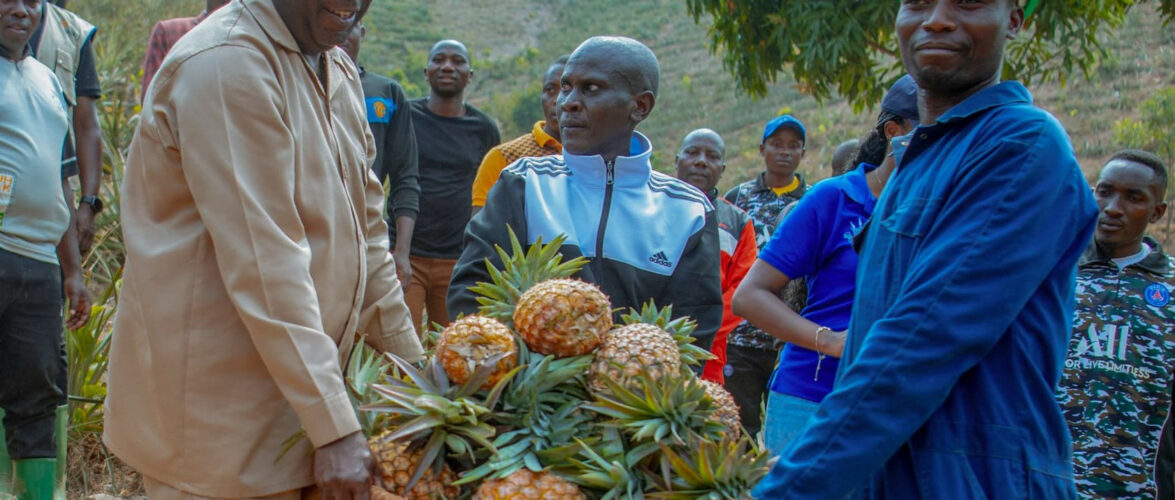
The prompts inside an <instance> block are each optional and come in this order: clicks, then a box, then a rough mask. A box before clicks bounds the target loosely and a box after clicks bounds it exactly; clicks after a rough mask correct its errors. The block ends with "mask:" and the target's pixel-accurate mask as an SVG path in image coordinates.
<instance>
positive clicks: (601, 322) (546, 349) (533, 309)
mask: <svg viewBox="0 0 1175 500" xmlns="http://www.w3.org/2000/svg"><path fill="white" fill-rule="evenodd" d="M514 328H515V329H516V330H518V334H519V335H520V336H521V337H522V339H523V340H524V341H526V345H527V347H529V348H530V349H531V350H533V351H535V352H537V353H540V354H550V355H552V356H555V357H556V358H566V357H569V356H582V355H584V354H588V353H590V352H592V351H593V350H595V349H596V347H598V346H599V345H600V342H602V341H603V337H604V335H605V333H607V332H608V330H609V329H611V328H612V304H611V303H610V302H609V301H608V296H607V295H604V292H601V291H600V289H599V288H598V287H596V286H595V285H593V284H590V283H585V282H583V281H579V280H574V279H552V280H547V281H543V282H542V283H539V284H537V285H535V286H533V287H531V288H530V289H529V290H527V291H526V293H523V294H522V297H521V298H519V299H518V304H517V305H516V306H515V308H514Z"/></svg>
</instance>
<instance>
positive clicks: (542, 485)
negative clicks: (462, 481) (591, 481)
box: [473, 469, 587, 500]
mask: <svg viewBox="0 0 1175 500" xmlns="http://www.w3.org/2000/svg"><path fill="white" fill-rule="evenodd" d="M473 500H587V497H586V496H584V494H583V492H581V491H579V487H578V486H576V485H575V484H574V483H572V482H570V481H567V480H565V479H563V478H560V477H559V476H556V475H554V474H552V473H550V472H532V471H531V470H530V469H519V470H517V471H515V472H514V473H513V474H510V475H509V476H506V477H504V478H502V479H490V480H488V481H485V482H483V483H481V486H480V487H478V488H477V492H475V493H474V494H473Z"/></svg>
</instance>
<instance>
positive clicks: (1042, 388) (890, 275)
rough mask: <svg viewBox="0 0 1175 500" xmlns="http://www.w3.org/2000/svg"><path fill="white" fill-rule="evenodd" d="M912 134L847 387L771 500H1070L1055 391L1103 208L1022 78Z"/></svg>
mask: <svg viewBox="0 0 1175 500" xmlns="http://www.w3.org/2000/svg"><path fill="white" fill-rule="evenodd" d="M909 139H910V140H909V143H908V146H907V147H906V148H905V149H904V151H902V152H900V153H899V155H898V158H897V160H898V169H897V171H896V172H895V173H894V175H893V177H892V178H891V179H890V181H889V184H888V185H887V186H886V188H885V191H884V193H883V194H882V196H881V199H880V200H878V203H877V207H876V208H875V210H874V213H873V219H872V222H871V227H870V228H869V229H868V235H867V237H866V240H865V245H864V248H863V249H862V252H861V258H860V263H859V267H858V272H857V292H856V297H855V301H854V305H853V312H852V320H851V323H850V327H849V336H848V341H847V342H846V346H845V351H844V357H843V358H842V361H841V366H840V373H839V374H838V377H837V381H836V386H835V389H834V390H833V392H832V393H830V394H829V395H828V397H827V398H825V400H824V402H823V403H822V404H821V406H820V409H819V410H818V411H817V413H816V415H815V417H814V419H813V421H812V423H811V424H810V425H809V427H808V429H807V431H806V432H804V433H803V434H802V435H801V436H800V437H799V438H798V439H797V440H796V441H794V442H793V443H792V444H791V445H790V446H789V447H788V449H787V450H785V451H784V454H783V457H782V458H781V460H780V461H779V463H778V464H777V465H776V466H775V468H774V469H773V470H772V472H771V474H770V475H769V476H768V477H767V478H766V479H765V480H764V483H763V484H761V485H760V489H759V490H758V494H759V498H771V499H785V498H786V499H789V500H790V499H804V498H846V497H851V498H892V499H902V500H906V499H918V498H925V499H951V500H954V499H970V498H992V499H1001V500H1006V499H1015V498H1048V499H1065V498H1073V497H1074V496H1075V495H1076V492H1075V490H1074V486H1073V468H1072V451H1071V448H1072V444H1071V440H1070V438H1069V431H1068V429H1067V427H1066V424H1065V420H1064V419H1063V417H1062V415H1061V411H1060V408H1059V406H1058V404H1057V403H1056V400H1055V399H1054V397H1053V394H1054V390H1055V388H1056V387H1057V382H1058V380H1059V379H1060V376H1061V369H1062V367H1063V364H1064V361H1065V350H1066V348H1067V347H1068V341H1069V335H1070V330H1071V326H1070V325H1071V324H1072V317H1073V310H1074V306H1075V300H1074V283H1075V276H1076V263H1077V259H1078V257H1079V256H1080V255H1081V253H1082V251H1083V250H1084V248H1085V246H1086V244H1087V243H1088V242H1089V238H1090V236H1091V234H1092V232H1093V228H1094V221H1095V217H1096V215H1097V207H1096V205H1095V204H1094V201H1093V196H1092V194H1091V193H1090V189H1089V186H1088V184H1087V183H1086V181H1085V178H1084V177H1083V175H1082V173H1081V170H1080V168H1079V166H1078V164H1077V161H1076V159H1075V158H1074V155H1073V149H1072V146H1071V145H1070V144H1069V140H1068V138H1067V136H1066V134H1065V131H1064V129H1062V127H1061V125H1060V124H1059V123H1058V122H1057V120H1056V119H1055V118H1053V117H1052V116H1051V115H1049V114H1048V113H1046V112H1045V111H1042V110H1040V109H1038V108H1036V107H1034V106H1032V96H1031V94H1029V93H1028V91H1027V89H1025V88H1024V87H1023V86H1022V85H1021V84H1019V83H1017V82H1004V83H1000V84H998V85H994V86H992V87H989V88H987V89H984V90H982V91H980V92H977V93H976V94H974V95H972V96H971V97H969V98H967V99H966V100H965V101H963V102H961V103H959V104H958V105H956V106H955V107H954V108H951V109H950V110H949V111H947V112H946V113H945V114H944V115H943V116H941V117H940V118H939V119H938V120H937V121H936V122H935V123H933V124H931V125H922V126H919V127H917V128H916V129H915V130H914V131H913V132H912V134H911V135H910V136H909Z"/></svg>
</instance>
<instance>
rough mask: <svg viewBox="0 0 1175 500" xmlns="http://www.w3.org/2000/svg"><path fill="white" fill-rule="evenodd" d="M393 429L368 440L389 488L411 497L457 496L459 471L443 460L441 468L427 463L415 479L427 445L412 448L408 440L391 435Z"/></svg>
mask: <svg viewBox="0 0 1175 500" xmlns="http://www.w3.org/2000/svg"><path fill="white" fill-rule="evenodd" d="M391 433H392V431H387V432H384V433H383V434H381V435H379V436H375V437H373V438H371V439H370V440H369V441H368V443H367V444H368V446H370V447H371V449H372V451H373V452H374V453H375V455H376V460H377V461H379V471H380V476H381V479H382V480H383V488H386V490H385V491H389V494H390V492H393V491H394V492H399V493H400V494H401V495H404V496H405V497H406V498H407V499H408V500H432V499H434V498H457V496H458V495H459V494H460V493H461V491H460V487H458V486H456V485H454V484H453V481H455V480H456V475H455V474H454V473H453V469H451V468H450V467H449V465H448V464H445V463H444V462H440V463H439V465H440V471H439V472H438V471H437V470H436V468H435V467H426V468H425V471H424V473H423V474H422V475H421V476H420V477H419V478H417V479H416V480H415V481H413V480H412V479H413V477H412V476H413V472H414V471H416V470H417V468H419V467H420V464H421V461H422V460H423V459H424V453H425V451H426V450H425V448H417V449H415V450H410V449H409V447H410V444H409V443H408V442H407V441H395V440H391V439H388V437H389V435H390V434H391Z"/></svg>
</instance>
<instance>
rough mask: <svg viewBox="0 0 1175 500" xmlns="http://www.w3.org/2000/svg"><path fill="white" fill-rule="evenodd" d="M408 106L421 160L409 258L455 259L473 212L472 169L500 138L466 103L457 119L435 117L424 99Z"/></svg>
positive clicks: (474, 170)
mask: <svg viewBox="0 0 1175 500" xmlns="http://www.w3.org/2000/svg"><path fill="white" fill-rule="evenodd" d="M411 106H412V126H413V128H415V129H416V150H417V154H418V155H419V156H418V157H419V159H420V161H419V168H420V212H419V213H418V214H417V216H416V230H415V232H414V233H413V235H412V255H418V256H421V257H430V258H437V259H456V258H457V257H460V256H461V242H462V238H463V236H464V233H465V225H466V224H468V223H469V214H470V213H471V210H472V209H473V179H474V177H476V176H477V167H478V165H481V160H482V158H484V157H485V155H486V153H487V152H489V150H490V148H493V147H494V146H497V145H498V143H499V142H501V136H500V135H499V134H498V127H497V125H495V124H494V121H493V120H492V119H490V117H489V116H486V114H485V113H482V112H481V111H478V110H477V108H474V107H473V106H470V105H468V104H466V105H465V116H459V117H456V118H449V117H445V116H438V115H436V114H434V113H433V112H432V111H431V110H429V109H428V100H427V98H422V99H414V100H412V101H411Z"/></svg>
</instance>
